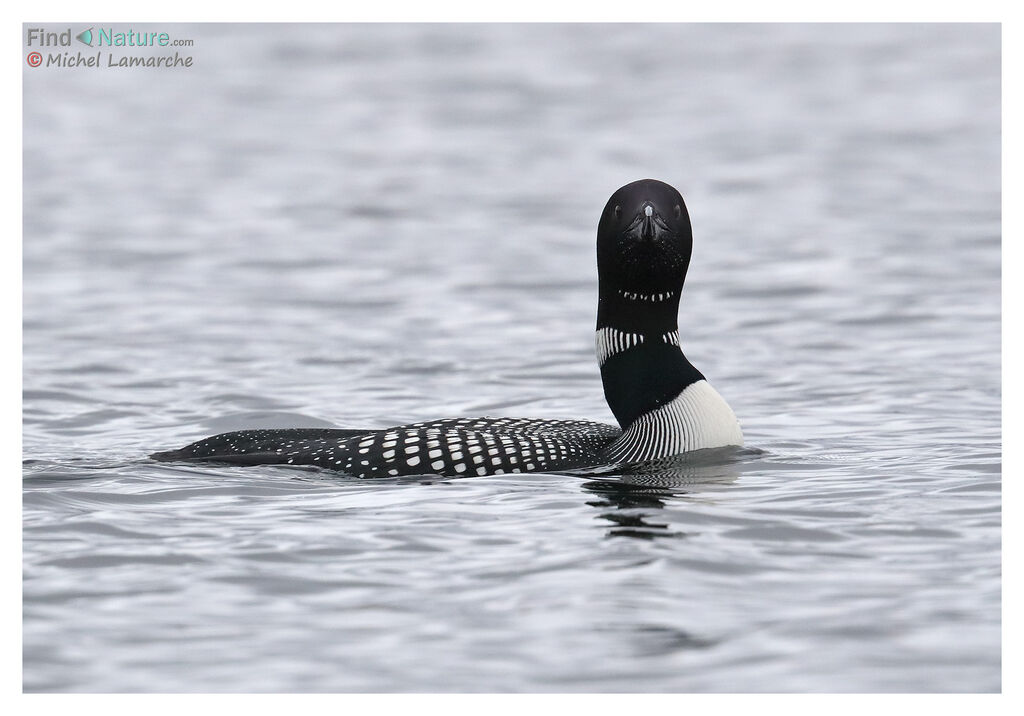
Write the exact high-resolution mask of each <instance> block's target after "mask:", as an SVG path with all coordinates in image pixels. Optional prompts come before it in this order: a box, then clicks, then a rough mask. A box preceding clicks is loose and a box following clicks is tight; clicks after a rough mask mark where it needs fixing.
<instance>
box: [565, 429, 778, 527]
mask: <svg viewBox="0 0 1024 716" xmlns="http://www.w3.org/2000/svg"><path fill="white" fill-rule="evenodd" d="M761 454H763V451H761V450H757V449H751V448H744V449H737V448H721V449H714V450H701V451H698V452H696V453H690V454H687V455H679V456H676V457H673V458H664V459H660V460H653V461H650V462H646V463H640V464H637V465H631V466H628V467H626V468H621V467H619V468H616V470H615V472H608V473H603V472H600V471H592V472H589V473H586V474H588V475H592V476H594V477H598V478H599V479H596V480H591V481H588V482H585V483H583V489H584V490H586V491H587V492H589V493H592V494H594V495H597V496H598V499H595V500H588V501H587V503H586V504H587V505H590V506H591V507H597V508H599V509H606V508H612V509H611V510H610V511H607V512H603V513H602V514H601V515H600V516H601V518H602V519H606V520H608V521H609V522H611V523H612V524H614V525H615V527H614V528H613V529H611V530H609V531H608V534H607V536H608V537H633V538H636V539H645V540H652V539H657V538H659V537H677V538H684V537H688V536H689V535H688V533H686V532H680V531H677V530H670V529H669V525H668V524H666V523H663V522H659V521H655V520H653V519H652V518H654V514H652V511H653V510H660V509H664V507H665V503H666V502H667V501H668V500H671V499H690V497H691V495H692V494H693V493H695V492H698V491H700V490H701V488H702V487H707V486H709V485H715V486H721V485H725V484H729V483H732V482H735V481H736V480H737V479H738V478H739V475H740V468H739V466H740V464H741V463H743V462H744V461H746V460H749V459H750V458H751V457H754V456H757V455H761Z"/></svg>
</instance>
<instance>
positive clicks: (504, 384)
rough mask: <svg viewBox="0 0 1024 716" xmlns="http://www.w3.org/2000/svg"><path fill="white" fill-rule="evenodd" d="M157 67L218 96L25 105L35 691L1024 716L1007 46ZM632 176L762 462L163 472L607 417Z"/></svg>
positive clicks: (843, 29)
mask: <svg viewBox="0 0 1024 716" xmlns="http://www.w3.org/2000/svg"><path fill="white" fill-rule="evenodd" d="M140 27H141V26H140ZM154 29H160V30H166V29H168V28H166V27H164V26H161V27H160V28H154ZM170 31H171V34H172V35H173V36H175V37H191V38H194V39H195V46H194V48H193V49H192V50H191V52H192V54H194V56H195V57H196V66H195V67H193V68H191V69H189V70H180V69H178V70H163V71H157V70H138V69H134V70H108V69H78V70H60V71H58V70H55V69H52V68H51V69H47V68H45V67H44V68H38V69H31V68H28V67H26V68H25V70H24V73H25V74H24V76H25V239H24V277H25V281H24V390H25V393H24V457H25V466H24V688H25V689H26V690H28V691H239V690H241V691H359V690H373V691H997V690H999V689H1000V688H1001V682H1000V623H1001V616H1000V609H1001V606H1000V603H1001V591H1000V550H1001V538H1000V520H1001V517H1000V473H1001V437H1000V353H999V348H1000V305H999V297H1000V241H1001V238H1000V237H1001V226H1000V179H999V171H1000V119H999V106H1000V88H999V82H1000V74H999V57H1000V47H999V30H998V28H997V27H995V26H980V25H975V26H956V25H932V26H913V25H900V26H880V25H876V26H813V25H807V26H798V27H793V26H767V27H752V26H661V27H651V26H628V27H623V26H583V27H581V26H467V27H457V28H452V27H445V26H388V27H375V26H359V27H330V26H326V27H312V26H309V27H307V26H290V27H276V26H238V27H229V26H185V27H173V28H170ZM143 54H145V53H143ZM645 176H651V177H656V178H660V179H663V180H665V181H668V182H669V183H672V184H674V185H675V186H677V187H678V188H679V189H680V190H681V191H682V193H683V194H684V196H685V197H686V199H687V202H688V204H689V208H690V213H691V216H692V218H693V224H694V236H695V248H694V256H693V261H692V264H691V271H690V276H689V279H688V281H687V284H686V290H685V292H684V297H683V305H682V311H681V315H680V329H681V330H680V333H681V335H682V336H683V347H684V349H685V351H686V353H687V356H688V357H689V358H690V359H691V360H692V361H693V362H694V364H695V365H696V366H697V367H698V368H700V369H701V370H702V371H703V372H704V373H705V374H706V375H707V376H708V377H709V378H710V380H711V381H712V383H713V384H714V385H715V386H716V387H717V388H718V390H719V391H720V392H721V393H722V394H723V395H724V396H725V397H726V399H727V400H728V401H729V402H730V404H731V405H732V407H733V409H734V410H735V411H736V413H737V415H738V416H739V417H740V420H741V422H742V424H743V427H744V430H745V434H746V437H747V442H748V446H749V447H750V448H751V449H750V450H748V451H745V452H743V453H740V454H738V455H733V456H730V457H721V456H719V457H716V458H713V459H709V460H705V461H704V464H698V465H693V466H692V467H691V468H690V472H689V473H688V476H687V479H686V480H679V481H676V482H675V483H672V484H667V485H665V484H662V485H660V486H659V485H648V486H636V485H633V486H630V485H626V484H623V483H622V480H621V476H616V475H607V476H601V477H580V476H573V475H553V474H552V475H543V474H538V475H516V476H496V477H485V478H475V479H461V480H441V479H429V480H404V481H402V480H399V481H357V480H352V479H346V478H343V477H339V476H337V475H335V474H332V473H329V472H318V471H311V470H299V469H286V468H279V467H259V468H232V467H214V466H192V465H175V464H156V463H152V462H150V461H148V460H146V459H145V455H147V454H148V453H149V452H151V451H153V450H158V449H168V448H172V447H178V446H180V445H182V444H184V443H186V442H190V441H192V440H194V439H197V438H199V437H203V436H205V435H208V434H211V433H215V432H221V431H226V430H231V429H237V428H242V427H252V426H301V425H328V424H330V425H338V426H342V427H353V426H367V427H384V426H388V425H392V424H400V423H405V422H411V421H417V420H426V419H430V418H438V417H446V416H458V415H480V414H491V415H515V416H520V415H521V416H537V417H580V418H589V419H596V420H608V421H610V420H611V419H612V418H611V415H610V412H609V410H608V408H607V406H606V405H605V403H604V400H603V396H602V392H601V385H600V379H599V375H598V371H597V367H596V364H595V361H594V358H593V347H592V346H593V320H594V310H595V301H596V272H595V261H594V238H595V231H596V222H597V217H598V215H599V213H600V211H601V208H602V207H603V204H604V201H605V200H606V199H607V197H608V195H609V194H610V193H611V192H612V191H613V190H614V189H616V188H617V187H618V186H620V185H622V184H624V183H626V182H628V181H631V180H633V179H637V178H640V177H645Z"/></svg>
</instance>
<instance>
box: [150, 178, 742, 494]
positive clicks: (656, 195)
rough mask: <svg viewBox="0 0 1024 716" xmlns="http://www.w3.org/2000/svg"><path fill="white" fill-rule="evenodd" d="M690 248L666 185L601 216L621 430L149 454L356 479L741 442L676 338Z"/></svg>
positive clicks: (291, 440) (384, 437)
mask: <svg viewBox="0 0 1024 716" xmlns="http://www.w3.org/2000/svg"><path fill="white" fill-rule="evenodd" d="M692 245H693V239H692V233H691V228H690V217H689V214H688V213H687V210H686V204H685V203H684V202H683V197H682V196H681V195H680V194H679V192H678V191H676V190H675V189H674V188H672V187H671V186H669V185H668V184H665V183H663V182H660V181H656V180H653V179H644V180H640V181H636V182H633V183H631V184H627V185H626V186H624V187H622V188H620V189H619V190H618V191H616V192H615V193H614V194H612V196H611V198H610V199H609V200H608V203H607V205H606V206H605V208H604V211H603V212H602V214H601V219H600V222H599V223H598V229H597V265H598V284H599V286H598V306H597V335H596V347H597V360H598V363H599V365H600V367H601V380H602V383H603V384H604V393H605V398H606V399H607V401H608V405H609V407H610V408H611V410H612V413H613V414H614V415H615V419H616V420H617V421H618V423H619V427H615V426H613V425H608V424H605V423H597V422H591V421H585V420H541V419H528V418H453V419H447V420H438V421H434V422H423V423H414V424H411V425H401V426H398V427H393V428H386V429H382V430H334V429H323V428H317V429H306V428H294V429H285V430H242V431H237V432H231V433H224V434H221V435H215V436H213V437H209V438H206V439H205V440H200V441H198V442H195V443H192V444H191V445H187V446H186V447H184V448H181V449H180V450H171V451H168V452H161V453H155V454H154V455H152V456H151V457H153V458H154V459H157V460H165V461H170V460H189V461H213V462H224V463H233V464H239V465H265V464H286V465H316V466H320V467H324V468H329V469H335V470H340V471H342V472H345V473H347V474H350V475H355V476H357V477H395V476H401V475H441V476H448V477H457V476H463V475H465V476H469V475H494V474H501V473H511V472H547V471H553V470H558V471H562V470H571V469H578V468H585V467H595V466H600V465H609V464H623V463H636V462H643V461H647V460H653V459H657V458H665V457H671V456H674V455H679V454H682V453H687V452H692V451H694V450H700V449H704V448H714V447H725V446H729V445H736V446H739V445H742V444H743V433H742V431H741V430H740V426H739V423H738V421H737V420H736V416H735V415H734V414H733V412H732V409H731V408H729V405H728V404H727V403H726V402H725V400H724V399H723V398H722V397H721V396H720V395H719V394H718V392H717V391H715V389H714V388H712V387H711V385H710V384H709V383H708V382H707V381H706V380H705V378H704V376H703V375H702V374H701V373H700V371H698V370H697V369H696V368H694V367H693V365H691V364H690V362H689V361H688V360H687V359H686V356H685V355H683V352H682V350H681V349H680V347H679V332H678V325H677V316H678V313H679V297H680V293H681V291H682V288H683V282H684V280H685V279H686V271H687V269H688V267H689V264H690V253H691V250H692Z"/></svg>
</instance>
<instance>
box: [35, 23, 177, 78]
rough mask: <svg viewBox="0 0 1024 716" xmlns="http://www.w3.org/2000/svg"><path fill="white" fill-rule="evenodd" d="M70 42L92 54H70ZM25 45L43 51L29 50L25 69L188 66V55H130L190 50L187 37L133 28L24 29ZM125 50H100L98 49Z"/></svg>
mask: <svg viewBox="0 0 1024 716" xmlns="http://www.w3.org/2000/svg"><path fill="white" fill-rule="evenodd" d="M73 40H77V41H78V42H79V43H81V44H82V45H85V46H87V47H90V48H93V47H95V48H97V51H96V52H95V53H93V52H89V51H83V50H78V51H73V50H71V49H62V48H71V47H72V42H73ZM25 44H26V45H27V46H28V47H41V48H45V54H44V52H41V51H39V50H31V51H30V52H29V53H28V55H26V57H25V62H26V63H27V64H28V66H29V67H55V68H60V69H66V68H71V67H96V68H99V67H114V68H127V67H164V68H172V67H192V65H193V57H192V55H190V54H188V55H183V54H181V52H182V51H179V50H175V51H174V54H173V55H171V54H149V55H138V54H131V53H132V52H134V51H136V50H144V49H150V50H162V49H164V48H172V47H192V45H193V44H194V42H193V41H192V40H191V39H187V38H180V37H179V38H172V37H171V35H170V33H167V32H160V31H145V32H143V31H139V30H137V29H135V28H131V29H128V30H127V31H122V30H118V29H115V28H113V27H95V26H93V27H89V28H87V29H85V30H82V31H80V32H78V33H77V34H74V33H73V31H72V30H71V28H68V29H66V30H64V31H50V30H46V29H44V28H40V27H30V28H26V29H25ZM105 47H109V48H125V49H123V50H118V49H113V50H107V51H104V50H103V49H100V48H105Z"/></svg>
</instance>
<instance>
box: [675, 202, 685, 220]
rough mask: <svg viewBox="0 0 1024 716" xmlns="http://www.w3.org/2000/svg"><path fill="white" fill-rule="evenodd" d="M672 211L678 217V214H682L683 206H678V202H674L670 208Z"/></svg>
mask: <svg viewBox="0 0 1024 716" xmlns="http://www.w3.org/2000/svg"><path fill="white" fill-rule="evenodd" d="M672 213H673V214H675V215H676V218H677V219H678V218H679V217H680V216H682V215H683V207H681V206H679V204H676V206H675V208H674V209H673V210H672Z"/></svg>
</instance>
